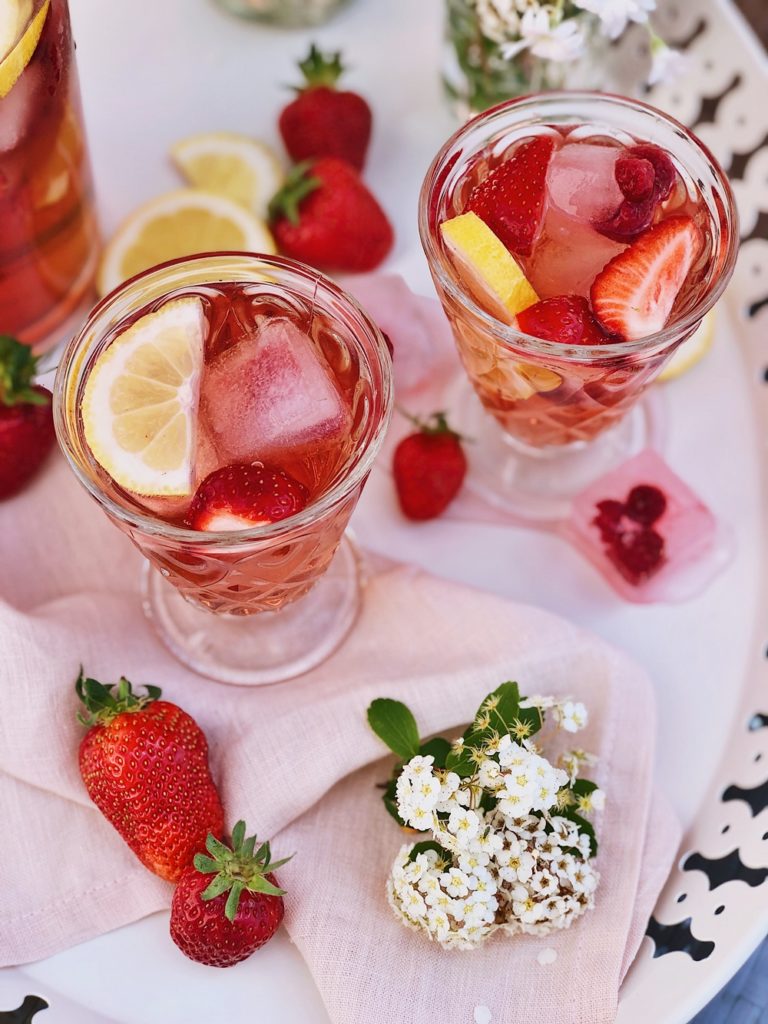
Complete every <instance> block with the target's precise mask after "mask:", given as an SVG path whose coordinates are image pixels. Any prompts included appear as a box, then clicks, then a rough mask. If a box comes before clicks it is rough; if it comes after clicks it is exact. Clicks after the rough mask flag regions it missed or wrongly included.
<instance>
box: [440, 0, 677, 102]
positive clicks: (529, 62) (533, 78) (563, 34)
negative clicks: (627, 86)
mask: <svg viewBox="0 0 768 1024" xmlns="http://www.w3.org/2000/svg"><path fill="white" fill-rule="evenodd" d="M447 4H448V30H449V36H450V41H451V44H452V47H453V49H454V51H455V59H456V61H457V62H458V65H459V70H460V72H461V74H462V76H463V78H464V82H463V83H462V84H458V83H457V82H454V81H451V77H452V76H451V75H447V76H446V86H447V88H448V90H449V92H450V93H451V94H452V95H453V97H454V98H461V96H462V94H463V99H464V100H465V102H466V104H467V105H468V106H469V107H470V109H472V110H475V111H479V110H483V109H485V108H487V107H488V106H491V105H492V104H494V103H498V102H500V101H501V100H503V99H507V98H509V97H510V96H514V95H519V94H522V93H524V92H532V91H538V90H541V89H551V88H562V87H565V86H579V87H590V88H594V87H598V86H600V85H601V84H603V83H602V81H601V72H603V71H604V63H605V56H606V53H607V47H608V45H609V44H610V43H611V42H612V41H615V40H617V39H619V38H620V37H621V36H622V35H623V34H624V32H625V31H626V30H627V28H628V27H629V26H630V25H631V24H641V25H644V26H645V27H646V29H647V31H648V32H649V35H650V41H651V67H650V71H649V75H648V81H649V83H650V84H654V83H656V82H659V81H661V80H662V79H663V78H665V77H672V76H673V75H674V74H676V73H677V72H678V71H679V70H680V67H681V63H682V56H681V55H680V54H679V53H677V51H673V50H671V49H670V48H669V47H668V46H667V45H666V44H665V43H664V42H663V40H662V39H661V38H660V37H659V36H658V35H656V33H655V32H654V31H653V30H652V28H651V27H650V24H649V21H648V18H649V14H650V13H651V12H652V11H654V10H655V8H656V0H551V2H548V3H547V2H543V0H447ZM454 77H455V76H454Z"/></svg>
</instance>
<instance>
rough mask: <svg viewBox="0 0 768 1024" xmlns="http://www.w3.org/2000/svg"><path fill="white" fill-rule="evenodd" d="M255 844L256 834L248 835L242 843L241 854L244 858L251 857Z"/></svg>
mask: <svg viewBox="0 0 768 1024" xmlns="http://www.w3.org/2000/svg"><path fill="white" fill-rule="evenodd" d="M255 846H256V836H255V835H252V836H248V838H247V839H246V840H245V842H244V843H243V845H242V856H243V857H244V858H245V859H249V858H251V857H253V851H254V848H255Z"/></svg>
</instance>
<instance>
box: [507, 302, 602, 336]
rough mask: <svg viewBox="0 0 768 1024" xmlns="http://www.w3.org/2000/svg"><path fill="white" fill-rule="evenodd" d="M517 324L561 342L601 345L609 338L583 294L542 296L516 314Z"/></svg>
mask: <svg viewBox="0 0 768 1024" xmlns="http://www.w3.org/2000/svg"><path fill="white" fill-rule="evenodd" d="M517 326H518V327H519V328H520V330H521V331H524V332H525V333H526V334H532V335H533V336H534V337H535V338H543V339H544V340H545V341H559V342H561V343H562V344H563V345H601V344H603V343H604V342H606V341H610V340H611V339H610V338H609V337H608V335H607V334H606V333H605V331H604V330H603V329H602V327H601V326H600V324H599V323H598V322H597V320H595V318H594V316H592V310H591V309H590V308H589V303H588V302H587V300H586V299H585V298H584V296H583V295H556V296H554V297H553V298H551V299H542V300H541V302H536V303H534V305H532V306H529V307H528V308H527V309H524V310H523V311H522V313H518V314H517Z"/></svg>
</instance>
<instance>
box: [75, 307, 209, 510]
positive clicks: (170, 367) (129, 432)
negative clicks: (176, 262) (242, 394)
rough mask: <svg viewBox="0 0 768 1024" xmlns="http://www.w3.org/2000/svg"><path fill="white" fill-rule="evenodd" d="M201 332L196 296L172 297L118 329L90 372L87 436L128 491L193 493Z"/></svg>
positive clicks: (102, 461) (97, 456)
mask: <svg viewBox="0 0 768 1024" xmlns="http://www.w3.org/2000/svg"><path fill="white" fill-rule="evenodd" d="M205 333H206V321H205V315H204V313H203V304H202V302H201V300H200V299H199V298H196V297H194V296H190V297H187V298H182V299H174V300H171V301H170V302H167V303H166V304H165V305H164V306H161V307H160V309H158V310H156V311H155V312H154V313H147V314H146V315H145V316H143V317H141V318H140V319H139V320H137V321H136V323H134V324H133V325H132V326H131V327H129V328H128V329H127V330H125V331H123V333H122V334H119V335H118V336H117V337H116V338H115V340H114V341H113V342H112V344H111V345H110V346H109V347H108V348H107V349H105V351H104V352H103V353H102V354H101V355H100V356H99V358H98V359H97V361H96V364H95V365H94V367H93V369H92V370H91V373H90V375H89V377H88V380H87V381H86V385H85V393H84V395H83V404H82V416H83V426H84V429H85V439H86V441H87V442H88V446H89V447H90V449H91V451H92V452H93V455H94V457H95V459H96V460H97V461H98V462H99V464H100V465H102V466H103V467H104V469H106V471H107V472H108V473H109V475H110V476H111V477H112V479H113V480H114V481H115V482H116V483H117V484H119V485H120V486H121V487H124V488H126V490H129V491H133V492H135V493H136V494H144V495H184V494H190V493H191V491H192V489H193V455H194V450H195V433H196V429H195V427H196V420H197V403H198V397H199V391H200V374H201V371H202V366H203V343H204V340H205Z"/></svg>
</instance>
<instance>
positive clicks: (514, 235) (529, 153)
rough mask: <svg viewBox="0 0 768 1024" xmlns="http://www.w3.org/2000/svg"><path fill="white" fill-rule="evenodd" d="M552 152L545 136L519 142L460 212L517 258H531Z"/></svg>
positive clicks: (542, 215) (472, 192)
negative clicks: (487, 230) (480, 223)
mask: <svg viewBox="0 0 768 1024" xmlns="http://www.w3.org/2000/svg"><path fill="white" fill-rule="evenodd" d="M554 148H555V143H554V139H552V138H551V137H550V136H547V135H539V136H537V137H536V138H534V139H531V140H530V141H529V142H523V143H522V145H520V146H518V148H517V149H516V150H515V152H514V153H513V154H512V156H511V157H510V158H509V160H505V161H504V163H503V164H499V166H498V167H497V168H496V169H495V170H494V171H492V172H491V173H490V174H489V175H488V177H487V178H485V179H483V181H481V182H479V183H478V184H477V185H475V187H474V188H473V189H472V191H471V192H470V194H469V201H468V202H467V206H466V209H465V210H464V211H463V212H464V213H466V212H467V211H471V212H472V213H476V214H477V216H478V217H479V218H480V219H481V220H484V221H485V223H486V224H487V225H488V227H489V228H490V229H491V230H492V231H493V232H494V234H495V235H496V236H497V237H498V238H500V239H501V240H502V242H503V243H504V244H505V245H506V247H507V248H508V249H510V250H511V251H512V252H514V253H517V254H518V256H530V255H531V252H532V250H533V243H534V242H535V241H536V237H537V235H538V233H539V230H540V228H541V222H542V219H543V217H544V203H545V200H546V180H547V167H548V166H549V161H550V159H551V158H552V151H553V150H554Z"/></svg>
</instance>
